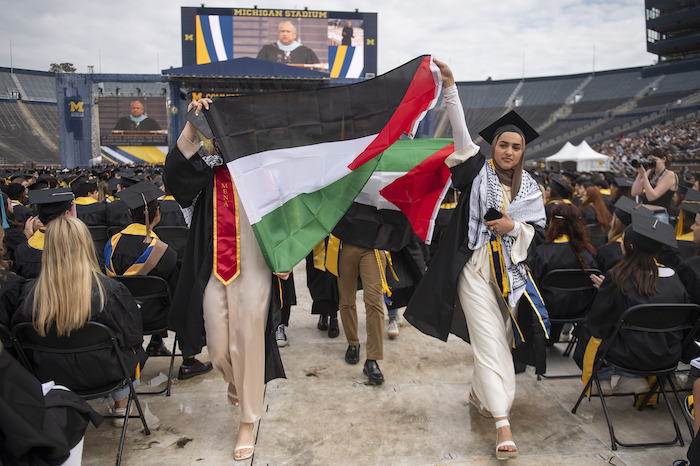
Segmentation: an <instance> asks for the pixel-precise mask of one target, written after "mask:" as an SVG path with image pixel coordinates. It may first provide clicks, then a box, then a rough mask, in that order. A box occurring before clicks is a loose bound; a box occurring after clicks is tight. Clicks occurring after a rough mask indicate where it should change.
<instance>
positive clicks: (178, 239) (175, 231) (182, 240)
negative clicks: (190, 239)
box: [153, 226, 190, 265]
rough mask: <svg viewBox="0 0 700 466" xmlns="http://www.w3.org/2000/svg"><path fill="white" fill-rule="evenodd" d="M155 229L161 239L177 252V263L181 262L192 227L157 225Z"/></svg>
mask: <svg viewBox="0 0 700 466" xmlns="http://www.w3.org/2000/svg"><path fill="white" fill-rule="evenodd" d="M153 231H154V232H155V234H156V235H158V238H160V240H161V241H163V242H164V243H165V244H167V245H168V246H170V247H171V248H173V249H174V250H175V252H177V263H178V265H179V264H181V263H182V257H183V256H184V254H185V246H186V245H187V235H189V234H190V229H189V228H187V227H183V226H156V227H155V228H154V229H153Z"/></svg>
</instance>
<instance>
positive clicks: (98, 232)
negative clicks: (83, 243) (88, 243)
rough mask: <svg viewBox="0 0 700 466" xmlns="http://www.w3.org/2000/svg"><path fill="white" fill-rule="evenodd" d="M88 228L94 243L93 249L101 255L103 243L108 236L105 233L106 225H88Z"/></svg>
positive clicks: (105, 242) (103, 247)
mask: <svg viewBox="0 0 700 466" xmlns="http://www.w3.org/2000/svg"><path fill="white" fill-rule="evenodd" d="M88 230H90V235H91V236H92V242H93V243H94V244H95V251H97V253H98V254H99V255H103V254H104V250H105V245H106V244H107V241H109V238H110V237H109V236H108V235H107V225H88Z"/></svg>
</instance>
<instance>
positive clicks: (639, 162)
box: [631, 159, 656, 170]
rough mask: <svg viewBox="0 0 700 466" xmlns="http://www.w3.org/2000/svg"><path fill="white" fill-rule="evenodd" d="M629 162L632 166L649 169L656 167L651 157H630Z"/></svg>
mask: <svg viewBox="0 0 700 466" xmlns="http://www.w3.org/2000/svg"><path fill="white" fill-rule="evenodd" d="M631 163H632V167H634V168H639V167H644V168H645V169H647V170H651V169H653V168H655V167H656V161H655V160H651V159H632V162H631Z"/></svg>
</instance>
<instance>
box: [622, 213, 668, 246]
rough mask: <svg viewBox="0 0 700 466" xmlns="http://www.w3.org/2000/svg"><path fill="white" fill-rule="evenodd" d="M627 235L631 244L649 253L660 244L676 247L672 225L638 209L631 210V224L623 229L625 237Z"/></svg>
mask: <svg viewBox="0 0 700 466" xmlns="http://www.w3.org/2000/svg"><path fill="white" fill-rule="evenodd" d="M630 233H631V234H630ZM628 235H630V237H629V241H630V242H631V243H632V244H633V245H635V246H636V247H638V248H639V249H641V250H642V251H646V252H649V253H655V252H657V251H658V250H659V248H660V245H661V244H666V245H668V246H671V247H673V248H676V249H677V248H678V242H677V241H676V232H675V231H674V229H673V227H672V226H671V225H669V224H668V223H664V222H662V221H661V220H659V219H658V218H656V217H654V216H651V217H650V216H648V215H646V214H645V213H643V212H641V211H640V209H635V211H634V212H632V225H630V226H629V227H627V229H626V230H625V238H627V236H628Z"/></svg>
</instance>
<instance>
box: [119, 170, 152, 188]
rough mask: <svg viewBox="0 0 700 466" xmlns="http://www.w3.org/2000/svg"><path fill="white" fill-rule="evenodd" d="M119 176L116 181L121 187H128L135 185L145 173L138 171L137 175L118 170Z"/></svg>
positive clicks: (143, 177) (141, 179)
mask: <svg viewBox="0 0 700 466" xmlns="http://www.w3.org/2000/svg"><path fill="white" fill-rule="evenodd" d="M119 176H120V177H121V178H119V180H118V181H117V183H119V184H120V185H122V187H123V188H129V187H131V186H133V185H135V184H136V183H138V182H140V181H143V180H145V179H146V175H144V174H143V173H140V174H138V175H137V174H135V173H133V172H127V173H123V172H120V173H119Z"/></svg>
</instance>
